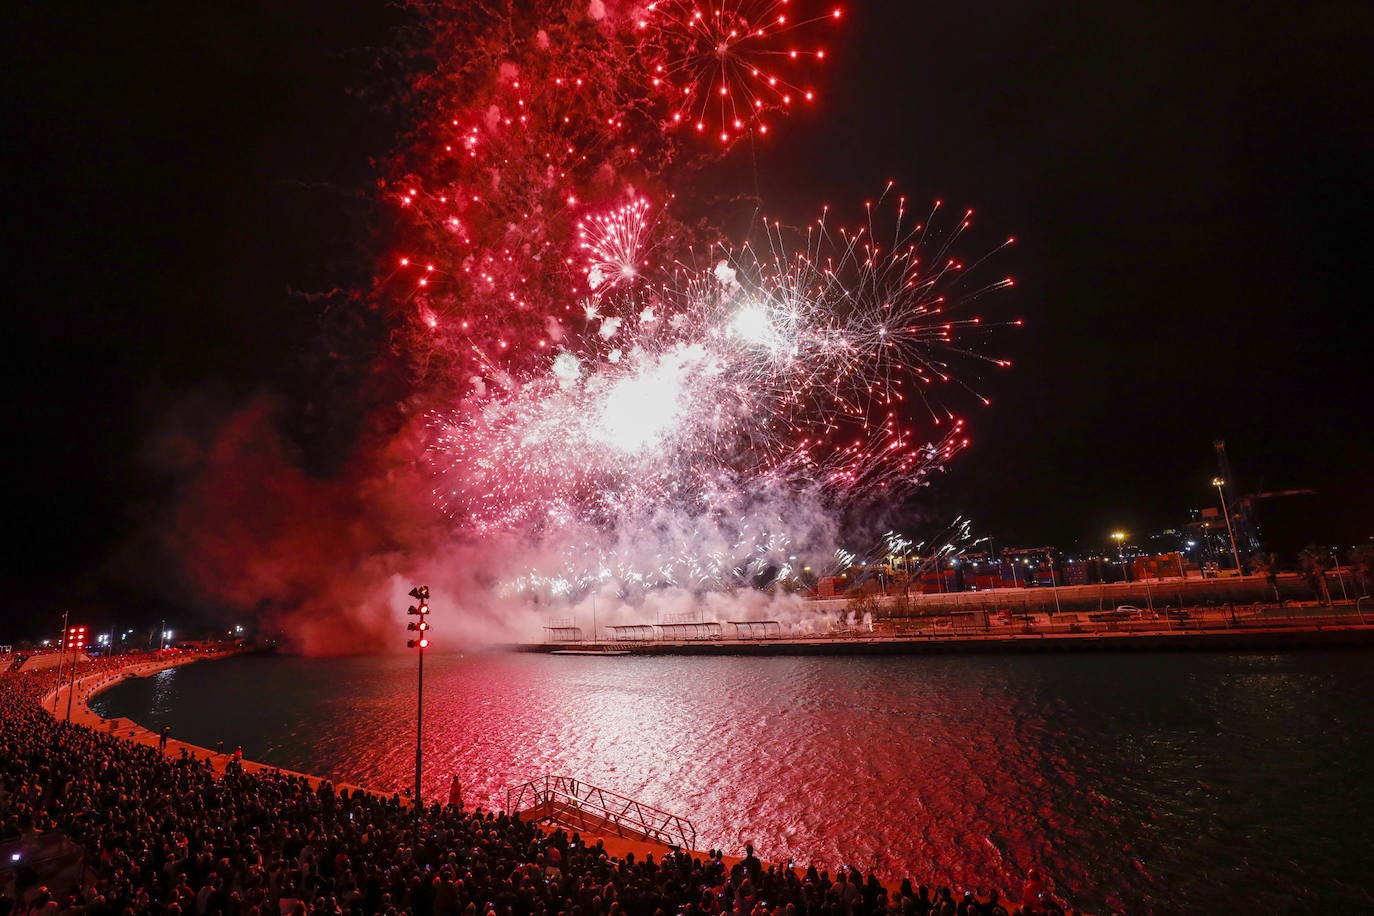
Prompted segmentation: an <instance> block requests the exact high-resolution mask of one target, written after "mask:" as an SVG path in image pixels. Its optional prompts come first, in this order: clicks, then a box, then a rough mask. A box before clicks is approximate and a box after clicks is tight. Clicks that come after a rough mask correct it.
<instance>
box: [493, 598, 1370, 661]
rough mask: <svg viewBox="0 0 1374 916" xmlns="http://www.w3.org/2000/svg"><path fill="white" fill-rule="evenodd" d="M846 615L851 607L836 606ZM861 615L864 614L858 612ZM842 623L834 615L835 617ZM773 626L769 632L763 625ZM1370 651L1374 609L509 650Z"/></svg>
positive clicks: (979, 620) (742, 633)
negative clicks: (1357, 648)
mask: <svg viewBox="0 0 1374 916" xmlns="http://www.w3.org/2000/svg"><path fill="white" fill-rule="evenodd" d="M835 604H836V607H838V608H839V610H840V611H841V612H842V611H843V610H844V609H845V607H846V605H844V604H842V603H838V602H836V603H835ZM857 606H860V607H861V606H862V605H857ZM837 616H838V615H837ZM765 623H768V624H772V626H771V627H765V626H764V624H765ZM1346 646H1374V602H1371V601H1370V600H1369V599H1368V598H1366V599H1364V606H1363V607H1361V606H1360V605H1357V604H1356V603H1355V602H1347V603H1343V604H1338V605H1336V606H1335V607H1330V608H1328V607H1326V606H1323V605H1315V604H1309V605H1290V606H1286V607H1278V606H1275V605H1240V606H1236V605H1225V606H1220V607H1216V606H1213V607H1205V608H1202V607H1198V608H1189V609H1187V610H1186V611H1182V612H1180V611H1179V610H1178V609H1176V608H1172V607H1168V608H1166V607H1163V606H1161V607H1160V609H1159V610H1150V609H1144V608H1135V609H1133V610H1131V611H1116V610H1115V609H1113V608H1109V609H1107V610H1105V611H1100V612H1074V613H1063V614H1047V613H1025V614H1014V613H1009V612H1002V613H997V612H992V613H990V612H988V611H984V610H981V609H980V610H977V611H971V612H967V613H957V612H956V613H937V614H925V615H920V616H910V617H887V618H879V619H873V618H869V619H867V620H862V619H861V620H859V621H855V620H853V619H852V618H850V619H846V620H845V622H843V623H835V622H834V618H832V622H831V623H830V624H829V625H828V626H827V627H825V628H824V629H820V628H815V627H812V628H811V629H810V630H800V629H799V628H795V627H794V628H791V629H790V630H787V629H784V628H783V627H782V625H781V624H779V623H776V622H772V621H768V622H753V623H744V624H731V623H728V622H722V623H698V624H670V625H668V626H655V625H647V624H646V625H638V626H603V627H600V628H599V629H598V631H597V634H596V636H595V637H592V636H591V634H587V633H584V632H582V631H575V630H574V628H563V630H562V631H561V632H560V631H558V630H553V629H548V630H546V638H545V639H544V640H543V641H541V642H537V643H526V644H522V645H518V646H513V647H511V648H513V649H516V650H518V651H524V652H549V653H567V652H592V653H603V654H612V653H613V654H631V655H636V654H638V655H924V654H944V653H965V652H972V653H1007V652H1013V653H1045V652H1129V651H1160V650H1190V649H1199V650H1239V651H1244V650H1283V649H1296V648H1339V647H1346Z"/></svg>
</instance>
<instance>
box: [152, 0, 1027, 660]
mask: <svg viewBox="0 0 1374 916" xmlns="http://www.w3.org/2000/svg"><path fill="white" fill-rule="evenodd" d="M780 9H781V4H780V3H779V2H776V0H749V2H743V3H740V4H737V5H736V6H734V7H733V8H732V12H731V14H730V22H728V23H727V22H724V21H722V22H718V23H711V26H710V27H711V28H720V29H722V30H723V31H721V33H720V34H719V35H713V36H712V37H711V39H710V41H709V42H707V44H706V45H703V44H702V43H701V42H702V39H701V35H700V34H699V33H700V30H701V28H702V25H701V22H700V21H699V20H700V17H699V16H697V15H695V8H694V6H693V5H692V4H686V3H676V2H665V3H659V4H651V5H648V6H646V7H641V6H640V5H638V4H620V3H604V4H603V3H599V2H598V3H593V4H591V5H590V6H589V5H588V4H587V3H586V0H572V2H567V0H539V2H535V3H531V4H523V5H521V9H520V10H508V11H507V12H504V13H492V12H491V11H489V10H485V9H484V10H482V11H481V12H480V14H476V13H474V12H473V11H472V10H471V9H470V8H469V5H468V4H466V3H462V2H457V0H455V2H453V3H438V4H425V5H424V6H423V7H417V8H415V9H413V10H411V13H412V15H413V16H414V17H415V24H416V25H417V28H415V29H412V30H408V31H407V33H406V34H407V36H408V38H407V40H410V41H415V40H417V39H416V38H415V36H424V37H423V38H420V39H418V41H419V42H420V44H419V46H411V47H407V48H405V49H404V50H405V51H407V52H409V53H411V54H412V57H411V58H410V59H411V60H412V62H413V65H414V72H413V74H412V76H413V80H412V84H411V88H410V90H409V92H408V94H406V96H405V97H404V98H403V99H400V100H399V101H401V102H403V104H404V105H405V107H406V108H407V110H409V111H410V112H412V117H413V119H414V125H413V129H412V130H411V131H410V132H409V134H408V135H407V136H408V139H407V141H406V143H405V144H404V145H403V148H401V149H399V150H397V151H396V154H395V155H394V156H393V157H392V159H391V160H389V161H388V162H386V163H384V164H383V166H382V171H383V173H384V174H383V177H382V181H381V182H380V187H381V189H382V199H381V200H380V201H379V205H380V206H383V207H386V208H388V209H389V210H390V211H391V212H392V214H393V215H394V216H395V217H396V223H397V227H398V228H397V230H396V234H395V236H396V237H395V238H394V239H392V240H390V241H389V242H388V244H387V248H386V251H385V253H384V254H382V255H381V256H380V258H379V264H378V267H377V274H376V278H375V283H374V288H373V289H372V290H371V291H370V292H369V293H368V294H366V295H359V296H358V297H356V298H357V301H359V302H362V301H366V302H367V303H368V307H369V308H371V309H376V310H379V311H380V312H381V313H383V314H384V315H385V319H386V328H385V329H384V330H383V331H379V334H383V333H384V334H385V336H386V337H387V343H386V344H385V345H384V346H385V347H386V349H387V352H388V353H389V354H390V358H391V359H392V362H393V363H396V364H400V365H402V366H403V367H404V368H403V370H401V371H402V373H403V374H404V377H405V382H404V384H403V385H402V386H401V387H402V388H403V389H404V391H403V392H399V393H398V396H397V397H396V398H394V399H393V401H392V403H390V404H387V405H384V406H381V407H378V408H376V409H375V410H373V411H372V413H373V414H374V416H372V417H370V420H369V422H368V424H367V426H368V428H370V429H386V430H391V432H389V433H387V434H374V437H373V439H372V440H369V441H365V442H359V443H354V444H353V445H352V446H351V447H350V448H349V449H348V454H349V455H350V459H349V460H348V461H346V462H342V467H341V468H340V469H336V470H334V471H333V472H331V474H330V475H328V476H327V478H326V477H321V476H318V475H314V474H311V473H307V472H306V471H305V470H303V467H304V465H303V463H302V462H301V460H300V459H299V457H298V456H297V455H296V453H295V451H294V450H293V449H292V448H290V447H288V446H286V445H285V444H284V440H283V439H282V438H280V437H279V436H278V435H277V432H276V427H277V423H276V422H275V414H276V408H275V407H274V406H273V405H272V404H270V403H268V402H260V403H256V404H253V405H251V406H249V407H247V408H245V409H242V410H240V411H238V412H237V413H235V414H234V415H233V416H232V417H231V418H230V419H229V420H228V421H227V422H226V423H224V424H223V425H222V427H221V428H220V429H219V430H217V431H216V432H215V433H214V434H211V435H205V436H203V437H202V438H201V439H200V440H199V441H198V442H197V444H196V445H195V447H194V449H193V451H194V452H195V459H194V461H193V462H192V465H193V468H194V470H193V473H191V474H190V475H189V477H188V478H187V479H190V480H191V481H192V482H191V483H189V484H188V485H187V486H186V492H185V494H184V499H183V500H182V501H181V502H180V503H179V504H178V505H179V508H178V509H177V511H176V517H175V520H174V523H173V524H172V525H171V526H170V528H171V532H172V533H171V536H170V537H169V539H168V542H167V544H166V545H165V546H166V547H168V548H169V549H170V550H172V551H173V552H174V553H175V555H176V556H178V557H179V558H180V560H181V563H182V567H183V569H184V571H185V575H186V577H187V579H188V582H189V584H190V585H191V587H192V588H193V589H194V591H195V592H196V593H197V594H198V595H200V596H202V598H203V599H204V600H206V601H208V602H210V603H214V604H217V605H221V606H224V607H227V608H233V609H236V610H250V611H256V612H258V613H259V614H261V615H262V616H263V618H264V620H265V621H266V622H267V623H268V625H269V626H270V627H272V628H275V629H278V630H280V631H281V632H282V634H283V635H284V637H285V638H286V640H287V641H288V643H290V644H292V645H294V646H296V647H298V648H300V649H302V650H303V651H306V652H311V653H328V652H348V651H374V650H383V649H386V648H391V647H397V646H400V645H403V643H404V640H403V639H402V638H401V634H403V633H404V620H405V609H406V607H407V605H408V604H409V599H407V598H406V592H407V591H408V590H409V588H410V587H411V586H412V585H415V584H418V583H424V584H428V585H429V586H430V588H431V591H432V594H433V596H434V601H433V606H434V608H435V611H436V626H435V633H434V638H435V641H436V643H437V644H438V645H439V646H440V647H445V646H462V645H469V644H473V643H478V642H502V641H509V640H528V639H534V638H538V637H539V636H540V634H541V632H542V627H543V626H545V625H546V624H547V623H548V622H549V621H551V620H559V621H568V620H576V621H577V622H578V624H579V625H581V626H583V627H584V629H588V630H589V624H590V620H591V617H592V616H593V613H595V615H596V618H597V624H598V627H600V628H604V627H606V626H611V625H618V624H622V623H651V622H655V621H659V620H665V619H683V618H686V617H689V616H690V617H693V618H698V619H704V620H721V621H726V620H747V619H777V620H782V621H785V622H787V623H788V624H789V625H795V626H796V627H799V628H801V629H807V628H811V627H814V626H818V625H819V624H818V623H817V621H816V619H815V618H816V614H814V613H811V612H808V611H807V610H806V609H805V607H804V605H803V603H802V602H801V600H800V599H798V598H796V597H793V595H794V594H795V592H797V591H800V590H804V589H805V588H806V587H807V585H809V584H814V581H815V579H816V577H817V576H819V575H823V574H825V573H826V572H827V571H829V568H830V567H832V566H833V565H834V562H833V561H834V557H835V556H836V552H837V549H838V548H840V547H841V546H845V545H848V546H850V547H852V546H853V543H854V542H855V541H857V542H859V543H860V544H867V543H872V542H873V539H874V536H875V534H876V532H877V531H880V530H881V529H882V526H883V524H884V523H885V522H886V519H885V518H884V517H883V512H885V511H890V510H891V509H893V508H895V507H898V506H902V505H904V504H905V502H904V501H906V500H907V499H908V498H909V497H910V496H911V495H912V494H913V493H915V492H916V491H917V490H918V489H919V488H921V487H924V486H926V485H927V483H928V482H929V477H930V475H931V474H932V472H935V471H938V470H939V469H940V468H942V467H943V466H944V465H945V463H947V462H948V461H950V460H951V459H952V458H953V457H954V456H955V455H956V454H957V453H958V452H959V451H960V450H962V449H963V448H965V447H966V446H967V445H968V444H969V442H970V440H969V435H968V430H967V427H966V422H965V419H964V418H963V416H962V415H961V413H960V412H959V411H961V410H962V409H963V407H964V406H967V405H968V404H970V403H973V404H977V403H980V402H981V403H983V404H986V403H988V399H987V397H986V396H984V395H983V394H982V393H981V392H980V391H979V390H977V389H978V388H980V387H981V384H982V375H981V373H982V372H983V371H985V370H996V369H1000V368H1004V367H1005V366H1007V365H1008V364H1007V362H1006V361H1005V360H1002V359H998V358H993V357H988V356H985V355H982V353H981V351H980V346H981V344H982V343H983V342H984V340H985V337H986V335H987V334H988V332H989V331H990V330H991V328H992V325H991V324H989V323H985V322H983V321H982V319H981V318H980V317H978V316H977V315H976V314H975V313H972V312H971V311H970V310H971V308H972V307H974V305H975V304H976V303H977V301H978V300H980V299H981V298H982V297H983V296H984V295H986V294H988V293H991V292H994V291H997V290H1001V289H1004V288H1006V287H1009V286H1011V285H1012V281H1011V280H1010V278H1006V277H999V276H988V275H987V273H986V270H980V269H979V268H980V266H981V261H982V260H983V259H981V258H980V259H978V260H977V261H975V262H974V263H972V264H966V263H965V262H964V261H963V259H962V256H961V255H960V254H959V253H958V249H959V247H960V244H959V243H960V242H961V239H963V238H964V236H965V234H966V233H967V232H968V230H969V227H970V226H971V224H972V211H957V210H954V211H951V210H950V209H949V208H945V207H943V206H942V205H941V204H940V203H939V202H938V201H937V202H934V203H933V204H929V205H923V206H921V207H919V208H918V207H916V206H914V205H912V204H911V203H910V202H909V201H908V200H907V199H906V198H905V197H903V196H902V195H901V194H900V193H899V192H898V191H897V190H895V189H894V187H893V186H892V185H891V184H889V185H888V186H887V188H886V189H884V190H883V191H882V193H881V194H879V195H878V196H877V198H876V199H875V200H874V201H870V202H868V203H866V204H864V205H862V206H856V207H852V208H847V211H846V212H845V213H844V214H843V218H838V217H837V216H836V215H832V214H831V213H829V212H828V210H826V209H825V208H820V207H817V208H816V210H815V212H816V213H817V214H818V216H817V218H815V219H814V220H812V221H810V222H808V223H806V224H804V225H801V226H789V225H784V224H782V223H780V222H778V221H772V220H769V219H767V218H766V217H765V216H764V211H763V209H762V207H761V202H757V201H756V202H754V206H755V213H754V216H753V218H752V219H751V220H750V227H749V229H748V230H747V231H746V232H745V234H744V235H743V236H742V237H730V236H729V235H727V233H725V232H723V231H721V230H719V229H717V228H715V226H716V223H715V222H713V220H712V213H711V207H710V206H709V202H710V201H713V200H723V199H725V200H728V199H732V192H733V189H729V188H706V187H701V186H700V184H701V182H700V178H701V175H702V174H703V173H702V172H701V171H700V170H699V166H700V165H701V164H702V163H704V162H707V161H709V160H712V159H716V158H719V157H721V156H727V155H731V154H732V153H731V148H732V147H733V146H734V145H735V144H736V142H737V141H739V140H740V139H742V138H745V137H750V138H752V140H753V142H755V143H756V145H757V146H758V153H757V156H758V159H759V162H760V167H761V168H766V162H767V159H768V157H769V156H784V155H787V151H786V150H785V149H770V148H769V146H768V143H769V141H770V139H771V138H770V135H769V134H768V131H767V128H768V122H769V120H770V119H771V118H773V117H774V116H775V115H778V114H779V113H781V112H783V111H785V110H788V109H792V108H794V107H802V106H803V105H804V102H805V101H806V100H809V99H811V98H812V97H813V96H814V90H813V89H812V88H811V83H812V80H813V79H814V77H815V75H816V74H817V73H819V72H820V68H821V67H822V66H823V63H824V61H825V59H826V58H825V53H824V47H823V41H824V39H825V38H826V37H828V35H830V34H832V32H831V29H832V28H833V26H834V25H835V23H837V22H838V21H839V20H840V18H841V17H840V14H839V11H838V10H836V11H833V12H832V11H830V10H824V11H822V10H819V9H815V10H811V11H809V12H807V11H802V10H799V11H797V12H798V13H805V14H804V15H796V16H791V15H789V16H781V17H779V16H778V15H777V14H778V12H779V10H780ZM784 22H785V23H786V25H785V26H784V25H783V23H784ZM799 47H802V48H805V49H806V50H805V52H804V53H801V52H798V51H797V50H796V49H797V48H799ZM703 49H705V50H703ZM780 51H786V53H779V52H780ZM779 60H781V61H784V63H781V64H777V65H776V66H775V65H774V63H773V62H774V61H779ZM818 193H822V190H820V189H818ZM788 204H789V206H792V207H793V208H795V206H796V205H797V202H796V201H789V202H788ZM803 212H805V211H803ZM1009 244H1011V240H1010V239H1008V240H1006V242H1004V243H1002V245H999V246H997V247H998V248H1000V247H1003V246H1005V245H1009ZM879 507H881V509H880V508H879ZM856 518H857V519H859V520H860V522H859V524H855V523H854V519H856ZM842 519H847V520H848V521H844V522H842V521H841V520H842ZM859 549H860V550H863V549H865V548H864V547H862V546H861V547H860V548H859ZM872 559H874V560H877V559H879V557H877V556H874V557H872ZM450 614H451V616H450Z"/></svg>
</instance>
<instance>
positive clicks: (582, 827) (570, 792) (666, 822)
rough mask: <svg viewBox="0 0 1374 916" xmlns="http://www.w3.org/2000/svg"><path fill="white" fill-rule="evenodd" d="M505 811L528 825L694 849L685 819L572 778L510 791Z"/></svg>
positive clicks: (544, 780)
mask: <svg viewBox="0 0 1374 916" xmlns="http://www.w3.org/2000/svg"><path fill="white" fill-rule="evenodd" d="M506 810H507V811H510V812H512V813H518V814H519V815H520V818H521V820H524V821H528V822H530V823H535V824H541V823H550V824H557V825H558V826H560V827H563V828H564V829H567V830H576V831H578V832H579V833H589V834H592V835H594V836H596V835H600V836H617V837H626V838H629V839H635V840H648V841H650V842H653V843H661V844H663V845H664V846H677V847H679V848H681V849H695V848H696V842H697V831H696V828H695V827H693V826H692V823H691V821H688V820H687V819H686V818H681V817H678V816H677V815H676V814H669V813H668V812H667V811H660V810H659V809H657V808H653V807H650V806H649V805H646V804H643V803H642V802H637V801H635V800H634V799H633V798H626V797H625V796H623V795H617V794H616V793H615V792H611V791H609V790H607V789H602V788H599V787H597V786H593V785H589V784H588V783H585V782H581V781H579V780H576V779H573V778H571V777H568V776H544V777H541V778H539V779H533V780H530V781H529V782H527V783H523V784H521V785H518V786H515V787H513V788H510V789H507V790H506Z"/></svg>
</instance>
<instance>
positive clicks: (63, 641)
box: [52, 611, 71, 719]
mask: <svg viewBox="0 0 1374 916" xmlns="http://www.w3.org/2000/svg"><path fill="white" fill-rule="evenodd" d="M70 614H71V611H63V612H62V637H61V638H60V639H59V640H58V641H57V683H56V684H55V685H53V688H52V714H53V718H54V719H55V718H57V693H58V691H60V690H61V689H62V654H63V653H64V652H66V651H67V617H68V615H70Z"/></svg>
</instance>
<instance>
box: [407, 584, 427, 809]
mask: <svg viewBox="0 0 1374 916" xmlns="http://www.w3.org/2000/svg"><path fill="white" fill-rule="evenodd" d="M410 597H412V598H414V599H415V600H416V601H418V602H419V605H418V606H417V605H411V606H410V608H409V610H407V611H406V614H408V615H411V616H415V617H419V618H420V619H419V620H418V621H415V620H412V621H411V622H410V623H408V624H406V629H407V630H412V631H414V632H415V633H417V634H419V638H418V639H408V640H406V648H408V649H418V650H419V653H420V674H419V681H418V682H417V684H416V689H415V795H414V799H415V811H416V813H417V814H418V813H420V812H422V811H424V803H423V802H422V801H420V770H421V761H422V760H423V757H422V754H423V745H422V744H421V739H422V738H423V737H424V729H425V716H424V708H425V647H426V646H428V645H429V586H428V585H417V586H416V587H415V588H412V589H411V590H410Z"/></svg>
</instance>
